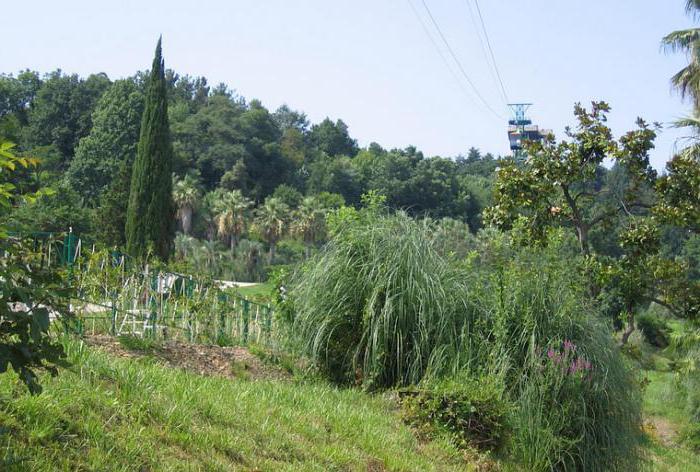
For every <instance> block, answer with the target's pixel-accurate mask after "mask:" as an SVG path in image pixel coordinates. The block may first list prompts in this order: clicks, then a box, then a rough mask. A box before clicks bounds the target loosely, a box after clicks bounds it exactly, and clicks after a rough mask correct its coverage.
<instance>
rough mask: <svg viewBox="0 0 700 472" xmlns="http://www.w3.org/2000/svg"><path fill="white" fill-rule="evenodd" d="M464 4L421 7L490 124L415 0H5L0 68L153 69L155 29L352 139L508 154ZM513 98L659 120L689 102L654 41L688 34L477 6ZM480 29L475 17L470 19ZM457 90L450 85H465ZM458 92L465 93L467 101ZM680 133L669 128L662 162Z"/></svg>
mask: <svg viewBox="0 0 700 472" xmlns="http://www.w3.org/2000/svg"><path fill="white" fill-rule="evenodd" d="M473 1H474V0H425V2H426V3H427V5H428V6H429V7H430V9H431V11H432V13H433V15H434V18H435V20H436V21H437V23H438V24H439V26H440V27H441V29H442V31H443V33H444V35H445V37H446V38H447V41H448V42H449V44H450V46H451V47H452V49H453V51H454V53H455V54H456V56H457V57H458V58H459V60H460V62H461V63H462V65H463V67H464V70H465V72H466V74H467V75H468V76H469V77H470V79H471V80H472V81H473V83H474V84H475V86H476V87H477V89H478V90H479V91H480V93H481V94H482V95H483V97H484V99H485V100H486V101H487V102H488V103H489V105H490V106H491V107H492V108H494V109H495V111H496V112H497V113H498V114H500V115H502V116H503V117H504V118H498V117H496V116H494V114H493V113H492V112H490V111H488V110H487V109H486V107H485V106H484V105H483V104H481V103H480V101H479V100H478V99H476V98H474V96H473V94H471V92H468V90H469V86H468V85H467V84H466V82H465V81H464V78H463V77H461V73H459V72H457V68H456V66H455V65H454V63H453V64H452V68H453V71H455V73H456V74H457V76H458V77H461V82H458V80H457V79H456V78H455V76H454V75H453V74H451V73H450V71H449V69H448V68H447V66H446V65H445V63H444V62H443V60H442V59H441V57H440V55H439V53H438V51H437V50H436V48H435V46H434V45H433V44H432V43H431V41H430V39H429V37H428V36H427V35H426V32H425V31H424V30H423V27H422V26H421V23H420V22H419V20H418V18H417V17H416V15H415V14H414V12H413V11H412V9H411V3H412V4H413V5H414V7H415V9H416V10H417V11H418V13H419V14H420V17H421V19H422V21H423V22H424V23H425V25H426V26H427V27H429V28H430V30H429V31H430V33H431V34H432V37H433V38H434V40H435V42H436V44H438V45H439V46H440V50H441V51H442V53H443V54H444V55H445V56H446V57H449V56H448V52H447V51H446V48H445V46H444V43H442V40H441V39H440V37H439V36H438V34H437V32H436V31H435V29H434V28H433V27H432V24H431V22H430V19H429V17H428V16H427V13H426V10H425V9H424V7H423V4H422V0H410V2H409V0H374V1H371V0H255V1H254V0H230V1H213V0H211V1H208V0H198V1H181V0H168V1H162V0H157V1H153V0H139V1H136V0H121V1H109V2H106V1H99V0H75V1H73V0H64V1H55V0H50V1H48V0H47V1H31V0H24V1H7V2H3V3H4V5H3V18H4V21H3V26H2V29H3V31H2V35H3V47H2V48H1V49H0V71H2V72H6V73H9V72H13V73H14V72H17V71H18V70H20V69H24V68H30V69H34V70H39V71H42V72H46V71H50V70H54V69H56V68H59V67H60V68H61V69H63V70H64V71H66V72H77V73H79V74H81V75H86V74H89V73H92V72H106V73H107V74H108V75H109V76H110V77H111V78H112V79H115V78H119V77H124V76H128V75H131V74H133V73H134V72H135V71H136V70H139V69H146V68H148V67H150V62H151V59H152V54H153V49H154V46H155V42H156V40H157V37H158V35H159V34H161V33H162V34H163V48H164V55H165V61H166V66H167V67H169V68H172V69H175V70H176V71H177V72H179V73H181V74H190V75H203V76H206V77H207V78H208V79H209V81H210V83H212V84H215V83H218V82H225V83H226V84H228V85H229V86H230V87H231V88H233V89H235V90H236V91H237V92H238V93H240V94H242V95H243V96H245V97H246V98H248V99H251V98H258V99H260V100H261V101H262V102H263V103H264V104H265V105H266V106H267V107H268V108H270V109H271V110H274V109H275V108H277V107H278V106H279V105H281V104H283V103H287V104H288V105H289V106H290V107H292V108H295V109H298V110H301V111H304V112H306V113H307V115H308V116H309V118H310V119H311V120H312V121H313V122H316V121H320V120H321V119H323V118H324V117H326V116H329V117H331V118H333V119H335V118H341V119H343V120H344V121H345V122H346V123H347V124H348V126H349V128H350V132H351V134H352V136H353V137H355V138H357V139H358V141H359V143H360V145H363V146H364V145H367V144H369V143H370V142H372V141H376V142H378V143H380V144H381V145H382V146H384V147H387V148H392V147H405V146H407V145H410V144H412V145H415V146H417V147H418V148H419V149H421V150H423V151H424V152H425V153H426V154H427V155H435V154H440V155H444V156H455V155H457V154H459V153H465V152H466V150H467V149H468V148H469V147H470V146H476V147H479V148H481V149H482V150H484V151H491V152H494V153H506V152H507V151H508V143H507V136H506V127H507V122H506V120H507V116H508V114H509V112H508V110H507V108H506V107H505V104H504V103H503V99H502V98H499V88H498V86H497V82H496V81H495V79H494V77H493V75H492V73H490V70H489V68H488V65H487V62H486V59H485V53H484V52H483V50H482V48H481V46H480V43H479V39H478V36H477V30H476V29H475V28H474V23H473V20H472V18H471V17H470V13H469V11H470V10H469V5H470V3H469V2H471V6H472V10H474V3H473ZM479 4H480V7H481V11H482V13H483V17H484V20H485V23H486V28H487V31H488V33H489V36H490V39H491V44H492V46H493V51H494V54H495V57H496V61H497V63H498V66H499V68H500V71H501V75H502V77H503V81H504V83H505V88H506V92H507V95H508V98H509V100H510V101H525V102H533V103H534V104H535V105H534V107H533V108H532V109H531V112H530V115H531V117H532V119H533V120H534V121H535V123H537V124H539V125H540V126H543V127H546V128H552V129H554V131H555V132H557V134H561V132H562V130H563V128H564V126H565V125H567V124H570V123H571V122H572V113H571V112H572V108H573V104H574V102H577V101H580V102H590V101H591V100H593V99H603V100H606V101H607V102H609V103H610V104H611V106H612V109H613V110H612V114H611V118H610V122H611V125H612V126H613V129H614V130H615V131H616V133H621V132H623V131H626V130H628V129H631V128H632V127H633V126H634V121H635V119H636V117H637V116H642V117H643V118H645V119H647V120H649V121H659V122H662V123H668V122H670V121H672V120H673V119H675V118H677V117H679V116H682V115H683V114H684V113H685V112H686V110H687V108H688V107H687V105H684V104H682V103H681V101H680V99H679V98H678V96H677V95H676V94H675V93H673V92H672V91H671V88H670V85H669V77H670V76H671V75H672V74H673V73H674V72H675V71H677V70H678V69H679V68H681V67H682V66H683V64H684V62H685V58H684V57H683V56H682V55H675V56H674V55H665V54H663V53H662V52H661V51H660V47H659V43H660V39H661V37H662V36H663V35H664V34H666V33H668V32H670V31H672V30H674V29H679V28H683V27H687V26H689V25H691V21H690V19H689V18H687V17H686V16H685V15H684V11H683V4H684V1H682V0H520V1H517V2H516V1H513V0H481V1H480V2H479ZM477 21H478V20H477ZM460 83H461V85H460ZM465 91H467V92H465ZM682 135H683V132H682V131H678V130H669V131H665V132H664V133H663V134H662V136H661V137H660V139H659V140H658V142H657V150H656V151H655V153H654V164H655V166H656V167H657V168H661V167H662V166H663V164H664V162H665V161H666V160H667V159H668V158H669V157H670V154H671V153H672V151H673V148H674V145H675V142H676V140H677V138H678V137H679V136H682Z"/></svg>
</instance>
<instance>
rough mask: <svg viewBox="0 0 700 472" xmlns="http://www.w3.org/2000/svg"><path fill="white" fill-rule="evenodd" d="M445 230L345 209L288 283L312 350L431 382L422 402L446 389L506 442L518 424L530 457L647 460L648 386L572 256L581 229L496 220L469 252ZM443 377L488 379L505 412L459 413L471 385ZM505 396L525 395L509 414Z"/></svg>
mask: <svg viewBox="0 0 700 472" xmlns="http://www.w3.org/2000/svg"><path fill="white" fill-rule="evenodd" d="M439 234H440V233H439V232H437V231H436V228H435V227H434V226H433V225H431V224H430V223H429V222H416V221H414V220H412V219H411V218H409V217H408V216H406V215H402V214H398V215H395V216H381V215H380V214H377V213H375V212H370V211H364V210H363V211H362V212H360V214H359V215H358V217H357V218H346V220H345V221H344V223H342V224H341V225H340V228H339V230H338V232H337V233H336V236H335V237H334V239H333V240H332V241H331V242H330V243H329V244H328V245H327V247H326V248H325V250H324V251H323V252H322V253H321V254H319V255H318V256H317V257H315V258H313V259H312V260H310V261H309V262H308V263H307V264H306V265H305V266H304V268H303V269H301V270H300V271H299V272H298V273H297V275H296V277H295V278H293V279H292V283H291V285H290V301H289V302H288V303H291V304H292V305H293V309H294V320H293V332H294V333H295V334H296V335H297V336H298V338H299V340H300V343H301V346H302V349H303V350H304V352H305V353H306V354H308V355H309V356H310V357H311V358H312V359H313V360H314V361H315V362H316V363H317V364H318V365H319V367H321V369H322V370H323V371H324V372H326V373H327V374H328V375H329V377H330V378H332V379H334V380H336V381H340V382H345V383H347V382H350V383H359V384H362V385H363V386H364V387H366V388H381V387H394V386H409V385H421V386H422V387H421V388H422V389H427V392H428V393H422V394H420V395H419V396H418V397H417V399H416V400H415V401H417V402H418V406H416V405H415V403H414V408H418V407H419V405H423V408H433V409H435V408H437V407H436V403H435V402H437V404H438V405H442V406H443V407H444V408H445V410H443V411H441V412H440V413H438V412H436V413H435V415H434V417H435V418H436V419H437V422H438V423H439V424H441V425H442V426H444V427H445V428H447V429H448V430H453V431H457V432H458V434H459V435H462V436H461V437H462V438H463V439H464V438H468V437H472V438H473V439H474V441H475V443H476V444H483V445H489V444H491V446H494V445H498V444H501V443H502V442H503V439H502V438H501V436H502V435H504V434H505V433H504V431H507V430H511V431H512V439H513V444H514V445H513V450H512V452H513V453H514V454H515V455H516V456H517V457H518V459H519V460H520V461H522V463H523V465H524V466H526V468H527V469H528V470H551V469H562V470H564V469H580V470H628V469H629V468H630V467H632V466H633V465H634V464H636V461H637V460H638V455H637V453H636V452H635V451H636V448H637V445H636V440H637V434H638V427H639V422H640V419H639V409H640V404H639V392H638V389H637V387H636V386H635V382H634V379H633V376H632V375H631V373H630V371H629V370H628V369H627V368H626V367H625V366H624V364H623V360H622V358H621V356H620V353H619V351H618V350H617V348H616V347H615V346H614V343H613V341H612V339H611V337H610V335H609V331H608V328H607V327H606V326H605V323H604V322H603V321H602V319H603V317H602V316H601V315H600V314H599V313H596V308H595V305H594V304H593V302H592V301H591V299H590V298H589V296H588V294H587V291H586V289H585V283H582V282H583V281H584V280H585V279H584V278H583V277H582V276H581V273H580V272H578V271H577V269H576V267H575V265H572V264H571V261H570V260H567V259H566V258H562V257H561V254H571V253H572V247H571V246H572V244H571V242H570V240H569V239H567V238H566V237H564V236H563V234H562V233H554V234H553V236H550V237H549V245H548V247H547V248H544V249H536V248H535V249H528V248H519V247H518V245H517V244H515V243H514V242H513V239H517V238H511V237H509V236H503V235H498V234H496V233H493V232H486V233H484V234H482V235H481V237H480V238H478V239H477V240H475V242H474V244H475V245H474V247H473V252H471V255H470V256H469V257H468V258H467V261H466V262H457V261H454V260H453V259H451V258H450V257H449V256H447V255H444V254H441V252H440V251H439V249H438V248H439V247H440V246H439V244H438V243H437V238H438V237H440V236H439ZM592 315H593V316H592ZM441 379H448V380H449V379H454V380H455V385H470V384H473V383H477V384H482V386H483V385H485V382H486V380H485V379H489V382H491V385H496V386H497V387H498V392H499V393H498V395H490V396H489V397H488V399H481V400H479V398H480V397H479V395H477V394H478V393H479V391H478V390H474V391H473V392H472V394H473V395H476V396H474V397H473V398H472V401H473V402H475V404H477V403H479V401H482V402H483V403H484V404H483V405H482V407H483V408H482V409H480V410H479V411H481V412H482V413H483V414H484V415H490V413H488V412H489V411H491V409H492V408H493V409H494V410H493V414H494V415H495V416H484V417H481V418H480V417H476V416H475V417H470V414H467V415H466V416H463V417H461V418H460V419H456V418H455V414H456V413H455V411H467V412H469V411H470V409H469V408H470V407H469V406H468V405H469V402H468V401H467V399H465V398H463V396H464V395H467V394H468V390H467V391H465V392H462V394H459V392H458V391H457V390H455V389H452V393H451V394H449V393H446V392H445V391H444V385H443V386H442V387H437V389H433V387H432V386H433V385H435V384H436V382H437V385H441V382H443V380H441ZM431 389H432V390H431ZM460 395H461V396H460ZM500 399H503V400H505V401H506V402H510V403H512V405H513V407H512V409H510V410H509V412H510V413H509V415H507V416H508V419H507V422H508V424H507V425H501V422H503V421H506V420H505V419H504V418H503V417H502V413H497V412H498V411H500V408H502V406H500V407H499V406H497V405H498V401H501V400H500ZM431 405H432V406H431ZM455 409H456V410H455ZM471 411H473V410H471ZM455 422H456V423H455ZM462 422H464V423H462ZM460 424H461V425H462V426H459V425H460ZM467 424H471V425H472V426H474V428H473V429H471V430H470V429H469V428H467V426H465V425H467ZM499 425H500V426H499ZM489 432H491V433H492V435H491V433H489Z"/></svg>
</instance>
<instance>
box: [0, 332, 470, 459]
mask: <svg viewBox="0 0 700 472" xmlns="http://www.w3.org/2000/svg"><path fill="white" fill-rule="evenodd" d="M68 347H69V354H70V358H71V361H72V362H74V367H73V368H72V369H71V371H70V372H69V371H64V372H62V374H61V375H60V376H59V377H58V378H56V379H48V378H47V379H45V380H44V384H45V391H44V393H43V394H42V395H40V396H36V397H31V396H29V395H26V394H25V393H24V391H23V389H22V387H20V386H18V384H17V382H16V380H15V379H14V378H13V377H12V376H10V375H3V376H0V426H1V428H2V429H1V430H0V447H2V449H1V450H0V459H2V460H3V461H4V466H3V465H2V463H0V469H2V470H22V471H24V470H47V471H48V470H261V471H265V470H270V471H284V470H304V471H313V470H319V471H332V470H344V471H345V470H358V471H360V470H362V471H366V470H377V471H378V470H426V471H427V470H464V469H465V463H464V461H463V459H462V457H461V455H460V454H459V453H457V452H456V451H455V450H454V449H453V448H451V447H450V446H449V445H447V444H443V443H438V442H433V443H428V444H419V443H418V442H417V441H416V439H415V437H414V435H413V434H412V432H411V431H410V430H409V429H408V428H407V427H405V426H404V425H403V424H402V423H401V421H400V420H399V419H398V417H397V416H396V414H395V412H393V411H391V407H390V404H389V402H388V401H386V400H384V399H382V398H381V397H377V396H369V395H367V394H364V393H362V392H359V391H355V390H338V389H335V388H332V387H329V386H327V385H322V384H303V383H293V382H272V381H258V382H249V381H244V380H240V381H236V380H227V379H223V378H213V377H201V376H198V375H195V374H191V373H187V372H184V371H179V370H174V369H168V368H166V367H162V366H160V365H156V364H155V363H154V362H152V361H148V360H121V359H116V358H111V357H109V356H108V355H106V354H103V353H101V352H97V351H94V350H92V349H88V348H86V347H84V346H82V345H81V344H78V343H75V342H73V343H71V344H69V345H68ZM13 462H14V465H10V464H11V463H13Z"/></svg>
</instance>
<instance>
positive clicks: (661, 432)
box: [646, 416, 678, 447]
mask: <svg viewBox="0 0 700 472" xmlns="http://www.w3.org/2000/svg"><path fill="white" fill-rule="evenodd" d="M646 423H647V425H648V426H651V428H649V429H651V434H652V435H653V436H654V437H655V438H656V439H657V440H658V441H659V442H660V443H661V444H663V445H664V446H667V447H668V446H673V445H674V444H676V438H677V436H678V431H677V429H676V425H675V424H673V423H672V422H670V421H669V420H667V419H666V418H662V417H660V416H650V417H649V418H647V419H646Z"/></svg>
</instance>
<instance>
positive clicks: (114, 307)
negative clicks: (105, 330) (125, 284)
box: [112, 295, 117, 336]
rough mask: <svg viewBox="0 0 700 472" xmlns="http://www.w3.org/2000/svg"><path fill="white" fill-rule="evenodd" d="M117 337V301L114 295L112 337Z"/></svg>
mask: <svg viewBox="0 0 700 472" xmlns="http://www.w3.org/2000/svg"><path fill="white" fill-rule="evenodd" d="M116 335H117V300H116V297H115V296H114V295H112V336H116Z"/></svg>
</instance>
